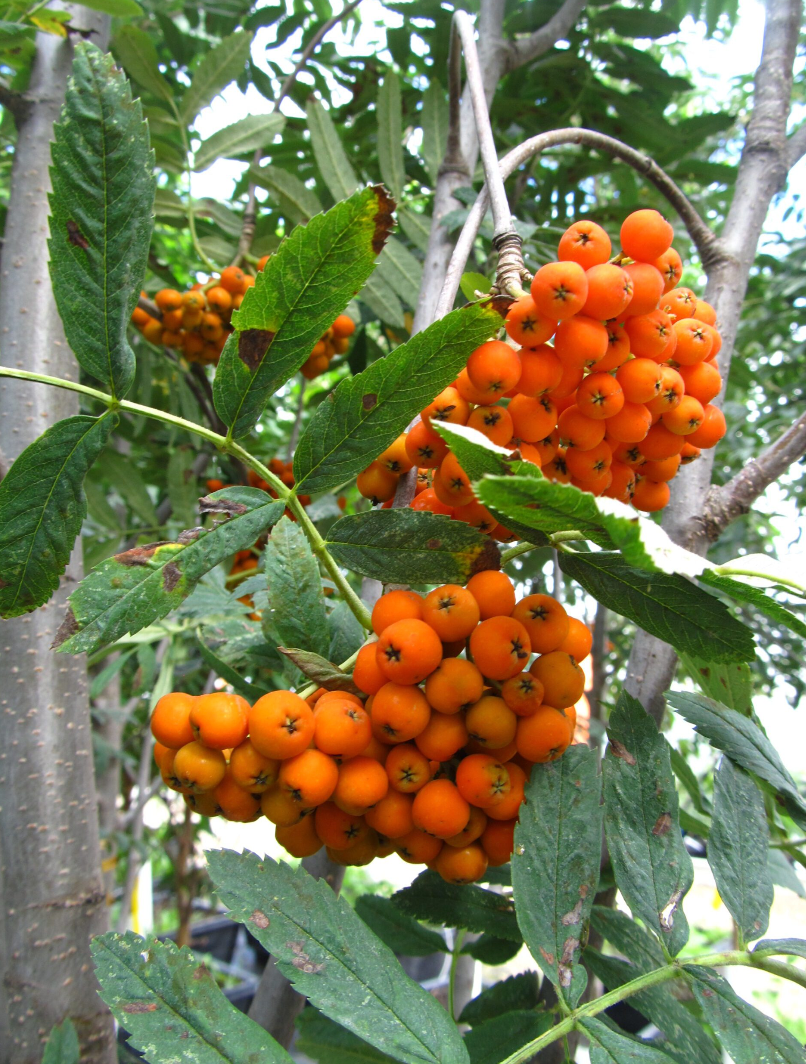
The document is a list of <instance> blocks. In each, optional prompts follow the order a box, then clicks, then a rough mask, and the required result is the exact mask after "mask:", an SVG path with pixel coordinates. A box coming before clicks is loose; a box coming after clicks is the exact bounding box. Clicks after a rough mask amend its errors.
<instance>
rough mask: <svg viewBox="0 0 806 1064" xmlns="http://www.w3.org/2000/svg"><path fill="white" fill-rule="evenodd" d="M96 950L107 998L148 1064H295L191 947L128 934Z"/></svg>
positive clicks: (111, 937)
mask: <svg viewBox="0 0 806 1064" xmlns="http://www.w3.org/2000/svg"><path fill="white" fill-rule="evenodd" d="M90 950H91V951H92V956H93V959H94V961H95V972H96V975H97V976H98V982H99V983H100V984H101V991H100V993H101V997H102V998H103V1000H104V1002H105V1003H106V1004H107V1005H108V1006H109V1008H110V1009H111V1010H112V1014H113V1015H114V1017H115V1019H116V1020H117V1021H118V1023H119V1024H120V1025H121V1027H123V1028H124V1029H125V1030H126V1031H128V1032H129V1041H130V1043H131V1045H132V1046H133V1047H134V1048H135V1049H138V1050H140V1052H141V1053H143V1054H144V1056H145V1058H146V1060H148V1061H152V1062H156V1061H159V1064H185V1062H188V1061H193V1064H257V1062H258V1061H259V1062H260V1064H292V1061H291V1057H290V1056H289V1055H288V1053H286V1051H285V1050H284V1049H283V1048H282V1046H280V1045H278V1044H277V1042H275V1040H274V1039H273V1038H272V1037H271V1035H270V1034H268V1033H267V1032H266V1031H264V1030H263V1028H262V1027H260V1026H259V1025H258V1024H256V1023H255V1022H254V1020H250V1019H249V1017H248V1016H246V1015H244V1013H242V1012H239V1011H238V1009H236V1008H235V1006H234V1005H232V1004H231V1003H230V1002H229V1001H227V999H226V998H225V997H224V994H223V993H222V992H221V990H220V989H219V987H218V985H217V983H216V981H215V979H214V978H213V976H212V975H211V974H210V972H209V971H208V969H207V968H206V966H205V965H204V964H202V963H201V962H200V961H199V958H198V957H197V956H196V955H195V954H194V953H192V952H191V950H189V949H188V948H187V947H185V948H184V949H177V947H176V946H175V945H174V944H173V943H172V942H158V941H156V939H148V940H146V939H143V938H140V936H139V935H135V934H134V933H133V932H131V931H127V932H126V934H125V935H116V934H106V935H99V936H98V937H97V938H94V939H93V940H92V942H91V943H90ZM144 954H145V956H144Z"/></svg>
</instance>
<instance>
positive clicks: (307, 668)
mask: <svg viewBox="0 0 806 1064" xmlns="http://www.w3.org/2000/svg"><path fill="white" fill-rule="evenodd" d="M266 635H267V636H268V635H269V633H268V632H267V633H266ZM277 649H278V650H279V651H280V653H281V654H285V656H286V657H287V658H288V660H289V661H291V662H293V663H294V665H296V667H297V668H298V669H299V671H300V672H301V673H302V674H303V676H307V677H308V679H309V680H312V681H313V682H314V683H315V684H318V685H319V686H320V687H327V689H328V690H329V691H349V692H350V694H354V695H360V694H361V692H360V691H359V689H358V688H357V687H356V685H355V684H354V683H353V681H352V680H351V678H350V677H349V676H348V675H347V673H346V672H342V670H341V669H340V668H339V667H338V666H337V665H334V664H333V662H332V661H328V660H327V659H326V658H323V657H321V656H320V655H319V654H315V653H313V652H312V651H310V650H299V649H298V648H297V647H282V646H281V647H278V648H277Z"/></svg>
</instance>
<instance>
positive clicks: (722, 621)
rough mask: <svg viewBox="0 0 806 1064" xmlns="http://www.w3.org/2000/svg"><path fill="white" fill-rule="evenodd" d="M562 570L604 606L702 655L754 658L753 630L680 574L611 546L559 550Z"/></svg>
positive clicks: (676, 645)
mask: <svg viewBox="0 0 806 1064" xmlns="http://www.w3.org/2000/svg"><path fill="white" fill-rule="evenodd" d="M560 567H561V569H562V571H563V572H564V573H565V574H566V575H567V576H570V577H572V578H573V579H574V580H576V581H577V582H578V583H579V584H581V585H582V587H584V589H585V590H586V591H587V592H588V593H589V594H591V595H593V597H594V598H595V599H596V600H597V601H598V602H601V603H602V605H603V606H607V608H608V609H611V610H613V612H614V613H620V614H621V616H622V617H627V618H629V619H630V620H631V621H635V623H636V624H637V625H639V626H640V627H641V628H643V629H644V631H645V632H648V633H649V634H650V635H654V636H657V638H658V639H662V640H663V641H664V642H666V643H669V644H671V646H673V647H674V648H675V649H676V650H680V651H683V652H685V653H688V654H693V655H695V656H696V657H699V658H702V659H703V660H704V661H718V662H733V661H752V660H753V657H754V655H755V647H754V642H753V635H752V632H751V631H750V629H749V628H746V627H745V626H744V625H743V624H741V623H740V622H739V621H737V620H736V619H735V618H734V617H732V616H731V614H730V613H729V612H728V610H727V607H726V606H724V605H723V603H721V602H720V601H719V600H718V599H716V598H714V596H713V595H709V594H708V593H707V592H705V591H702V590H701V589H700V588H698V587H697V586H696V585H694V584H692V583H691V582H690V581H688V580H686V579H685V578H684V577H682V576H679V575H677V574H667V573H648V572H646V571H644V570H643V569H635V568H633V567H632V566H629V565H625V564H624V562H623V560H622V559H621V556H620V555H619V554H614V553H611V552H609V551H598V552H595V553H592V552H591V553H585V554H583V553H577V554H568V553H563V554H560Z"/></svg>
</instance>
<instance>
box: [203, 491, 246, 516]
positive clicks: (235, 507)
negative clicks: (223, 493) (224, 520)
mask: <svg viewBox="0 0 806 1064" xmlns="http://www.w3.org/2000/svg"><path fill="white" fill-rule="evenodd" d="M248 510H249V507H248V506H244V504H243V503H242V502H235V501H234V500H233V499H214V498H213V497H212V496H211V495H205V496H204V497H203V498H201V499H199V513H203V514H227V515H228V516H229V517H234V516H235V515H236V514H238V515H240V514H245V513H247V511H248Z"/></svg>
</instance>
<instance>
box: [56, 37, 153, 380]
mask: <svg viewBox="0 0 806 1064" xmlns="http://www.w3.org/2000/svg"><path fill="white" fill-rule="evenodd" d="M51 156H52V159H53V165H52V167H51V170H50V173H51V180H52V183H53V190H52V192H51V193H50V196H49V202H50V210H51V218H50V240H49V241H48V248H49V250H50V276H51V281H52V282H53V293H54V296H55V298H56V305H57V307H58V309H59V315H60V317H61V319H62V323H63V325H64V331H65V334H66V336H67V342H68V343H69V345H70V347H71V349H72V351H73V353H74V354H75V356H76V359H77V360H78V362H79V364H80V365H81V366H82V368H83V369H85V370H86V371H87V373H90V374H91V375H92V376H93V377H95V378H96V379H97V380H99V381H101V382H102V383H103V384H104V385H105V386H106V387H108V388H109V389H110V391H111V392H112V393H113V394H114V395H117V396H118V397H121V396H123V395H125V394H126V392H127V391H128V390H129V387H130V386H131V383H132V380H133V379H134V370H135V362H134V352H133V351H132V349H131V347H130V346H129V341H128V339H127V337H126V330H127V328H128V325H129V320H130V318H131V314H132V311H133V310H134V308H135V306H136V305H137V299H138V296H139V294H140V286H141V284H142V280H143V275H144V273H145V268H146V262H147V260H148V250H149V246H150V242H151V228H152V207H153V203H154V177H153V174H152V168H153V165H154V159H153V155H152V153H151V151H150V150H149V146H148V130H147V127H146V125H145V123H144V122H143V113H142V108H141V106H140V101H139V100H132V97H131V90H130V86H129V84H128V82H127V81H126V79H125V78H124V77H123V75H122V74H121V73H120V72H119V71H117V69H116V68H115V64H114V61H113V59H112V57H111V56H109V55H104V54H103V52H101V51H99V50H98V49H97V48H96V47H95V45H93V44H87V43H79V44H78V45H77V46H76V53H75V58H74V60H73V69H72V75H71V77H70V80H69V82H68V86H67V92H66V95H65V101H64V107H63V109H62V113H61V117H60V120H59V122H58V123H57V124H56V125H55V127H54V142H53V145H52V148H51Z"/></svg>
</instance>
